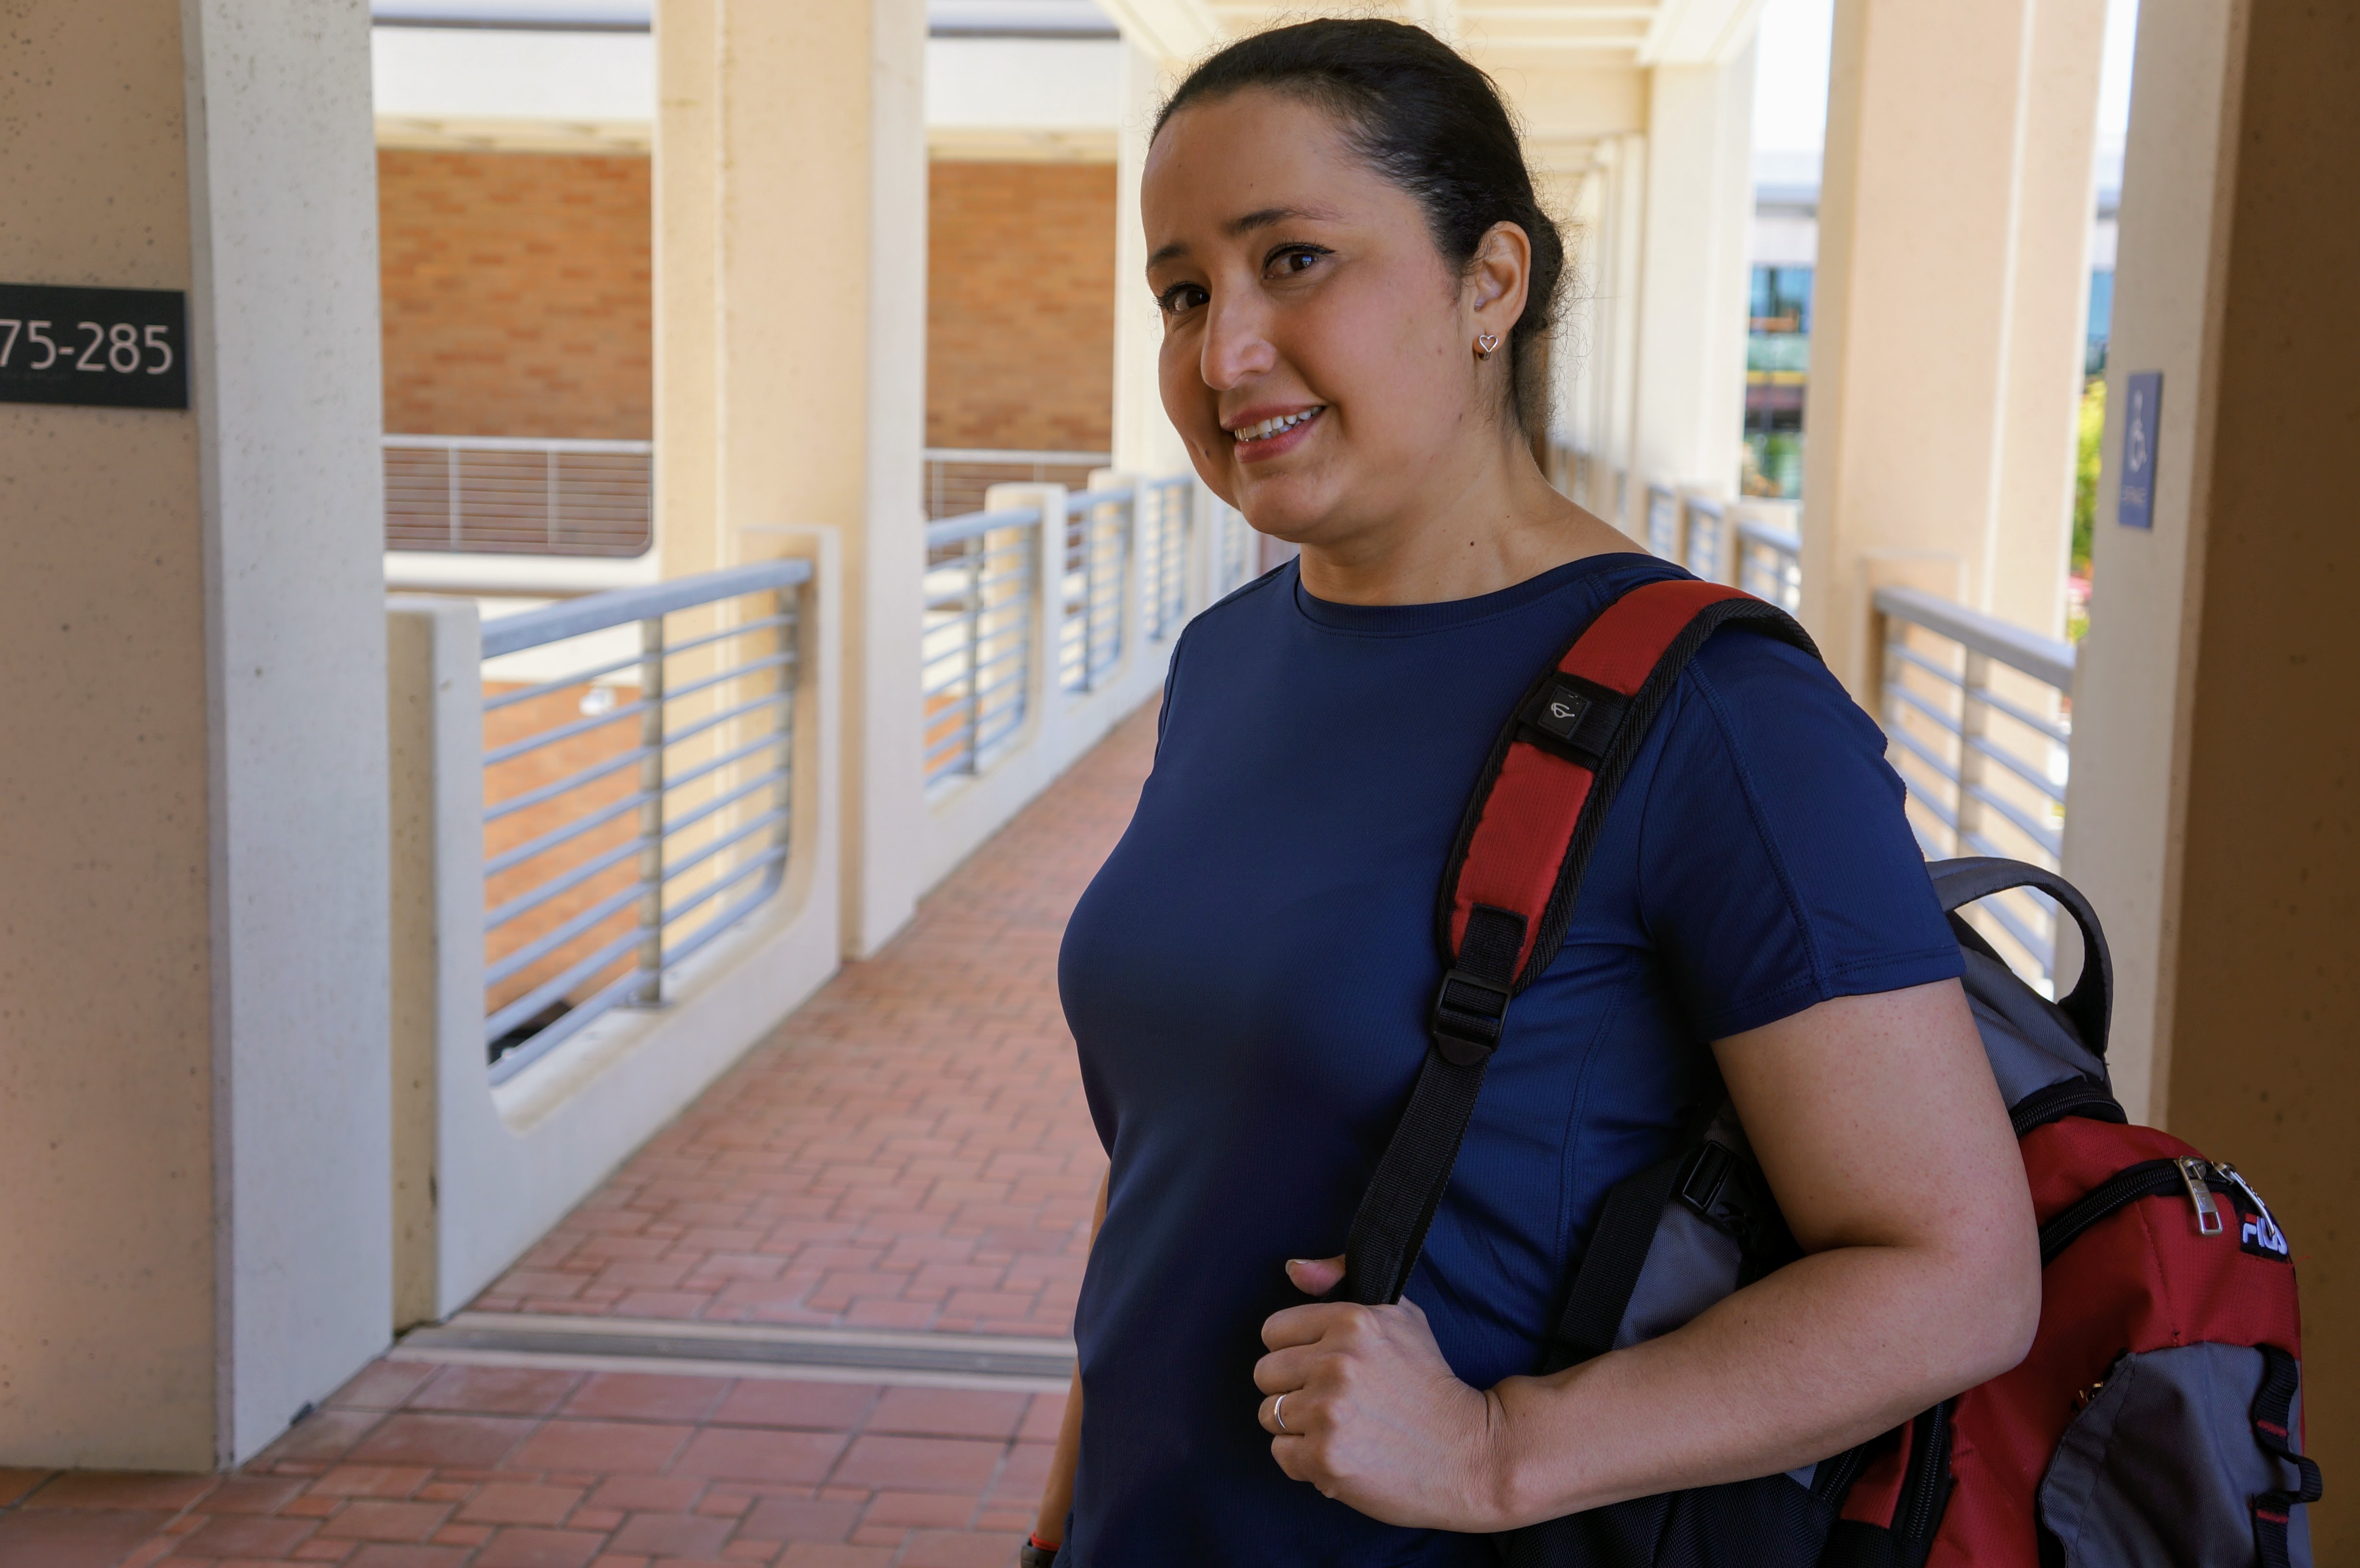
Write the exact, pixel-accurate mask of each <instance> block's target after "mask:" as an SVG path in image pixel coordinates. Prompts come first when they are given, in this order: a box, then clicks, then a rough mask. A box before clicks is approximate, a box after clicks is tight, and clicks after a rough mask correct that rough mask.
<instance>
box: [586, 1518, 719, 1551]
mask: <svg viewBox="0 0 2360 1568" xmlns="http://www.w3.org/2000/svg"><path fill="white" fill-rule="evenodd" d="M732 1528H733V1527H732V1525H731V1522H730V1521H729V1520H727V1519H700V1518H698V1517H697V1516H696V1515H694V1514H633V1515H632V1516H631V1517H630V1518H628V1519H625V1520H624V1521H623V1528H622V1529H620V1530H617V1531H616V1532H615V1534H614V1538H613V1540H612V1541H610V1542H609V1543H608V1544H609V1545H611V1546H612V1547H613V1549H614V1550H615V1551H617V1552H649V1553H651V1554H653V1555H655V1556H658V1557H692V1556H695V1557H712V1556H716V1555H718V1554H719V1553H720V1551H721V1546H722V1543H723V1542H724V1541H727V1540H728V1539H729V1536H730V1532H731V1530H732Z"/></svg>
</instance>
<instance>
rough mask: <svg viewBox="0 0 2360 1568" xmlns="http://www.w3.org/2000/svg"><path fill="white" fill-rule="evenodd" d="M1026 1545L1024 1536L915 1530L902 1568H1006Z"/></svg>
mask: <svg viewBox="0 0 2360 1568" xmlns="http://www.w3.org/2000/svg"><path fill="white" fill-rule="evenodd" d="M1023 1544H1024V1538H1023V1537H1022V1536H1021V1535H1014V1534H1000V1533H997V1532H993V1531H986V1530H912V1531H911V1532H910V1538H909V1541H908V1542H907V1543H906V1544H905V1545H904V1546H903V1547H902V1549H901V1564H900V1568H1006V1564H1007V1563H1010V1562H1011V1561H1012V1560H1013V1559H1014V1557H1015V1556H1016V1549H1017V1548H1018V1547H1020V1546H1022V1545H1023Z"/></svg>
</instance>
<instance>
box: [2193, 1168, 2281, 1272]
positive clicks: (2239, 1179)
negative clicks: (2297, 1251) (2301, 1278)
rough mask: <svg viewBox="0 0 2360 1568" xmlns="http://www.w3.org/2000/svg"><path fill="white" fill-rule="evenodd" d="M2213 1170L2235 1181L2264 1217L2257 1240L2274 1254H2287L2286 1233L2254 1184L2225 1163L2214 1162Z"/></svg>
mask: <svg viewBox="0 0 2360 1568" xmlns="http://www.w3.org/2000/svg"><path fill="white" fill-rule="evenodd" d="M2212 1169H2213V1170H2215V1171H2219V1172H2220V1173H2221V1174H2222V1175H2223V1176H2226V1177H2227V1178H2228V1179H2229V1180H2230V1181H2234V1182H2235V1183H2236V1184H2237V1186H2238V1188H2239V1189H2240V1190H2241V1191H2243V1192H2245V1196H2246V1197H2248V1198H2250V1199H2252V1200H2253V1203H2254V1210H2255V1212H2256V1214H2260V1215H2261V1216H2262V1223H2261V1225H2260V1226H2259V1227H2258V1229H2257V1231H2256V1239H2257V1240H2259V1241H2260V1242H2261V1244H2262V1245H2263V1246H2264V1247H2267V1248H2269V1249H2270V1250H2271V1251H2273V1252H2278V1253H2284V1252H2286V1251H2287V1250H2288V1247H2287V1238H2286V1233H2285V1232H2284V1231H2282V1230H2280V1229H2278V1216H2277V1215H2275V1214H2271V1213H2270V1206H2269V1205H2268V1204H2267V1203H2264V1202H2262V1195H2261V1194H2260V1193H2259V1192H2255V1191H2254V1184H2253V1183H2252V1182H2250V1181H2246V1180H2245V1178H2244V1177H2243V1176H2240V1175H2239V1174H2237V1168H2236V1167H2235V1166H2234V1165H2231V1164H2228V1163H2227V1162H2225V1161H2223V1160H2215V1161H2213V1164H2212Z"/></svg>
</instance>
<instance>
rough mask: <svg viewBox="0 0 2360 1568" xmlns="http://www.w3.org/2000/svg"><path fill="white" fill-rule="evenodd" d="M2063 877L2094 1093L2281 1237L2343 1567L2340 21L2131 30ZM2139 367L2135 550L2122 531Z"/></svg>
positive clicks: (2353, 345)
mask: <svg viewBox="0 0 2360 1568" xmlns="http://www.w3.org/2000/svg"><path fill="white" fill-rule="evenodd" d="M2132 104H2133V107H2132V118H2131V125H2130V145H2129V154H2128V161H2127V168H2126V170H2125V188H2124V193H2123V209H2122V231H2121V248H2120V253H2119V257H2118V261H2117V271H2116V274H2115V292H2114V338H2113V346H2112V347H2111V349H2110V351H2109V354H2108V358H2109V360H2110V362H2111V366H2110V371H2109V378H2110V380H2111V382H2112V385H2111V386H2110V387H2109V388H2108V391H2109V399H2108V410H2107V411H2108V422H2107V430H2106V434H2105V443H2106V444H2105V474H2104V478H2103V482H2102V483H2101V485H2100V487H2099V495H2098V522H2097V533H2096V559H2095V561H2094V562H2093V567H2092V581H2093V583H2094V584H2095V588H2094V600H2093V603H2092V621H2091V628H2090V633H2089V636H2088V637H2087V639H2086V640H2085V641H2084V642H2083V644H2082V649H2081V665H2080V670H2079V671H2078V681H2077V686H2076V690H2075V694H2074V703H2073V713H2074V735H2073V780H2072V798H2071V801H2070V808H2069V810H2068V811H2067V814H2066V824H2067V826H2066V841H2065V866H2066V870H2067V872H2068V873H2069V874H2070V875H2071V876H2072V877H2074V878H2075V880H2076V881H2077V882H2078V883H2079V884H2080V885H2081V887H2083V888H2085V889H2086V890H2087V891H2088V892H2089V893H2090V895H2091V897H2092V898H2093V899H2094V900H2095V902H2096V904H2097V907H2098V909H2099V910H2100V912H2101V913H2102V914H2103V916H2104V917H2105V920H2106V929H2107V933H2108V936H2109V937H2110V939H2111V945H2112V947H2113V951H2114V975H2115V984H2116V986H2117V990H2116V994H2115V1007H2114V1048H2113V1051H2112V1061H2113V1063H2114V1074H2115V1081H2116V1083H2117V1084H2118V1085H2119V1086H2120V1087H2121V1089H2122V1091H2123V1098H2124V1100H2125V1103H2126V1104H2127V1105H2129V1107H2130V1109H2131V1111H2132V1114H2133V1115H2134V1116H2139V1115H2140V1114H2141V1113H2142V1112H2144V1114H2145V1116H2146V1117H2147V1119H2151V1120H2154V1121H2156V1122H2159V1123H2160V1124H2162V1125H2163V1126H2165V1127H2169V1128H2170V1129H2171V1131H2173V1132H2175V1133H2177V1134H2179V1135H2180V1136H2181V1137H2183V1138H2188V1139H2189V1140H2190V1141H2191V1142H2193V1143H2194V1144H2195V1145H2196V1146H2197V1147H2198V1148H2200V1149H2203V1150H2204V1151H2205V1152H2206V1153H2207V1154H2209V1155H2212V1156H2213V1157H2215V1158H2218V1159H2223V1160H2233V1161H2234V1162H2235V1163H2236V1164H2237V1166H2238V1167H2239V1168H2240V1169H2241V1170H2242V1171H2244V1172H2245V1174H2246V1175H2247V1176H2248V1177H2250V1178H2251V1179H2252V1181H2254V1183H2255V1185H2256V1187H2257V1188H2258V1189H2259V1190H2260V1192H2262V1194H2263V1196H2264V1197H2265V1198H2267V1200H2269V1202H2270V1203H2271V1204H2272V1206H2273V1207H2274V1208H2275V1210H2276V1212H2277V1214H2278V1217H2279V1219H2280V1221H2281V1222H2282V1223H2283V1225H2285V1228H2286V1231H2287V1234H2288V1236H2289V1237H2290V1238H2291V1240H2292V1242H2293V1247H2294V1253H2295V1256H2296V1258H2298V1259H2299V1260H2300V1273H2301V1279H2302V1290H2303V1303H2302V1305H2303V1323H2304V1329H2305V1334H2304V1352H2305V1361H2304V1379H2305V1385H2306V1387H2305V1395H2304V1400H2303V1409H2304V1412H2305V1415H2306V1417H2307V1420H2308V1425H2309V1429H2310V1445H2311V1451H2312V1452H2313V1453H2315V1454H2318V1455H2319V1457H2320V1462H2321V1464H2322V1465H2323V1466H2325V1467H2326V1469H2327V1473H2328V1475H2329V1476H2330V1477H2331V1481H2330V1487H2331V1489H2330V1491H2329V1494H2328V1497H2327V1499H2326V1501H2325V1502H2323V1503H2322V1504H2321V1505H2320V1506H2319V1507H2318V1508H2315V1509H2313V1510H2312V1514H2313V1518H2312V1521H2311V1523H2312V1530H2313V1539H2314V1541H2315V1543H2316V1554H2317V1557H2318V1560H2319V1561H2320V1562H2322V1563H2342V1562H2349V1561H2352V1560H2353V1559H2354V1557H2355V1554H2360V1508H2355V1506H2354V1504H2353V1501H2352V1494H2351V1492H2350V1489H2349V1488H2348V1487H2346V1488H2336V1487H2335V1486H2334V1485H2333V1479H2332V1477H2333V1476H2335V1475H2351V1474H2353V1473H2354V1472H2355V1468H2360V1227H2355V1225H2353V1223H2352V1219H2351V1215H2350V1212H2349V1211H2350V1205H2351V1198H2352V1193H2353V1192H2355V1190H2360V1141H2355V1139H2354V1138H2353V1137H2352V1136H2351V1132H2350V1127H2351V1123H2352V1121H2353V1118H2354V1116H2355V1110H2360V1068H2355V1058H2354V1053H2353V1050H2352V1046H2353V1041H2354V1040H2355V1039H2360V982H2355V975H2360V971H2355V966H2354V964H2353V957H2352V955H2353V953H2354V952H2355V950H2360V897H2355V892H2354V889H2355V887H2360V801H2355V798H2354V780H2355V779H2360V744H2355V739H2354V729H2353V725H2352V724H2351V722H2350V721H2351V715H2352V714H2353V713H2355V710H2360V662H2355V659H2353V657H2352V652H2351V648H2350V647H2349V639H2348V636H2347V634H2346V630H2345V628H2346V627H2348V626H2349V625H2350V623H2351V619H2352V606H2351V592H2350V584H2351V583H2352V582H2353V581H2354V579H2355V576H2360V536H2355V533H2354V530H2353V528H2351V526H2350V517H2351V511H2352V506H2351V492H2352V478H2351V458H2352V452H2353V441H2352V432H2353V430H2355V429H2360V381H2355V378H2354V376H2353V368H2352V367H2353V366H2354V365H2355V364H2360V313H2355V310H2353V308H2352V300H2351V279H2352V278H2354V277H2355V274H2360V170H2355V167H2354V165H2353V162H2352V159H2351V157H2350V149H2351V148H2352V147H2353V146H2354V145H2355V141H2360V11H2355V10H2354V9H2353V8H2352V7H2351V6H2348V5H2278V4H2274V3H2271V0H2226V3H2223V0H2147V4H2146V5H2144V6H2143V7H2142V8H2141V11H2140V15H2139V35H2138V53H2137V65H2136V79H2135V91H2134V95H2133V99H2132ZM2149 371H2155V372H2160V373H2161V375H2162V377H2163V381H2162V397H2161V401H2160V405H2159V420H2158V428H2157V430H2156V437H2157V440H2156V442H2155V447H2154V453H2155V463H2154V469H2153V490H2152V502H2153V527H2152V528H2125V527H2123V526H2121V525H2120V523H2119V522H2118V521H2117V517H2118V516H2119V513H2118V505H2119V501H2120V496H2121V489H2122V474H2121V470H2122V467H2123V454H2124V443H2125V434H2126V432H2125V423H2124V409H2125V403H2126V402H2127V401H2128V398H2127V397H2126V392H2127V388H2126V387H2125V377H2127V376H2130V375H2133V374H2136V373H2140V372H2149Z"/></svg>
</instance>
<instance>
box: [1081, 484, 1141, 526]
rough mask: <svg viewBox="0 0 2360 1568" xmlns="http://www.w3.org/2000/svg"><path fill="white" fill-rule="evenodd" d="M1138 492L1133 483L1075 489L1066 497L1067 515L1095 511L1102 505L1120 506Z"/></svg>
mask: <svg viewBox="0 0 2360 1568" xmlns="http://www.w3.org/2000/svg"><path fill="white" fill-rule="evenodd" d="M1136 494H1137V486H1135V485H1109V486H1107V488H1105V489H1103V490H1076V491H1073V492H1072V493H1070V494H1068V495H1066V497H1065V516H1066V517H1080V516H1081V515H1082V514H1083V513H1084V512H1093V511H1096V510H1097V509H1098V507H1100V506H1119V505H1120V504H1121V503H1123V502H1125V501H1128V500H1131V498H1132V497H1133V496H1134V495H1136ZM1105 526H1109V527H1110V526H1112V525H1105Z"/></svg>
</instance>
